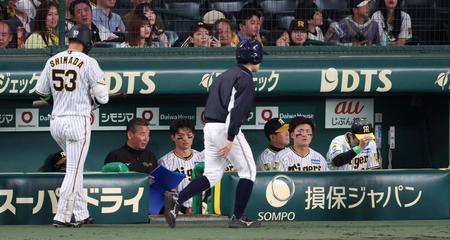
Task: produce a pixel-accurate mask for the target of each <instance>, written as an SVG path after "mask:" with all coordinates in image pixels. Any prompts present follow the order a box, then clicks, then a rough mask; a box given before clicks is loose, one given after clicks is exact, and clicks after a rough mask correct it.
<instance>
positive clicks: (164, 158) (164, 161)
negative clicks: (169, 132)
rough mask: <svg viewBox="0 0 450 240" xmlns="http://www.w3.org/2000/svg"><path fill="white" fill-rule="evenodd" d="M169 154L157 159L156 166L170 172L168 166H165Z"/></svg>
mask: <svg viewBox="0 0 450 240" xmlns="http://www.w3.org/2000/svg"><path fill="white" fill-rule="evenodd" d="M169 154H170V153H167V154H166V155H164V156H162V157H161V158H160V159H158V166H164V167H165V168H167V169H169V170H170V168H169V166H168V164H167V162H168V155H169Z"/></svg>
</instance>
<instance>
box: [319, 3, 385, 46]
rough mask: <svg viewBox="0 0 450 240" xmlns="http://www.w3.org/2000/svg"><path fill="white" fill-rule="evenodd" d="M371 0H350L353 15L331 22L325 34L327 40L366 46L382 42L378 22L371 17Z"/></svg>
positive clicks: (347, 44)
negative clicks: (337, 21)
mask: <svg viewBox="0 0 450 240" xmlns="http://www.w3.org/2000/svg"><path fill="white" fill-rule="evenodd" d="M370 1H371V0H350V1H349V8H350V9H351V11H352V15H351V16H348V17H346V18H344V19H342V20H341V21H339V23H333V24H331V27H330V28H329V29H328V31H327V33H326V34H325V41H331V42H333V43H336V44H338V45H345V46H365V45H372V44H379V43H380V33H379V30H378V29H379V27H378V24H377V23H376V22H374V21H372V20H371V19H370V18H369V6H368V4H369V2H370Z"/></svg>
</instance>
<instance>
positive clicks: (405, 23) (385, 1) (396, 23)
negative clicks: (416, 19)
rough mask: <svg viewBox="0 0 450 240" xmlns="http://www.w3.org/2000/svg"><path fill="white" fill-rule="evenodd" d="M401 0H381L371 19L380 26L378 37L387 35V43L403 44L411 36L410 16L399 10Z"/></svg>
mask: <svg viewBox="0 0 450 240" xmlns="http://www.w3.org/2000/svg"><path fill="white" fill-rule="evenodd" d="M401 1H402V0H382V1H380V2H379V7H378V11H376V12H375V13H374V14H373V15H372V20H373V21H375V22H377V23H378V25H379V26H380V27H379V29H380V39H382V37H383V35H384V34H385V35H386V36H387V42H388V45H398V46H401V45H405V43H406V42H407V41H408V40H410V39H411V38H412V30H411V17H410V16H409V14H407V13H406V12H404V11H401V10H400V6H401Z"/></svg>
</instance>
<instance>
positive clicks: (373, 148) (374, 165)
mask: <svg viewBox="0 0 450 240" xmlns="http://www.w3.org/2000/svg"><path fill="white" fill-rule="evenodd" d="M369 148H370V152H369V153H368V154H369V159H368V162H367V169H378V168H381V166H380V162H379V161H378V153H377V144H376V143H375V141H373V140H372V141H370V142H369Z"/></svg>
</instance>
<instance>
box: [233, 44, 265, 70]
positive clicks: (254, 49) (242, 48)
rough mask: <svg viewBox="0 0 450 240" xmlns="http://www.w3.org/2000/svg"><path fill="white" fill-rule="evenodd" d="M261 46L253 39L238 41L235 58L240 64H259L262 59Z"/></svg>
mask: <svg viewBox="0 0 450 240" xmlns="http://www.w3.org/2000/svg"><path fill="white" fill-rule="evenodd" d="M263 54H264V51H263V46H262V44H261V43H260V42H258V41H257V40H255V39H247V40H244V41H242V42H240V43H239V45H238V47H237V49H236V60H237V62H238V63H240V64H247V63H250V64H259V63H261V62H262V59H263Z"/></svg>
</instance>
